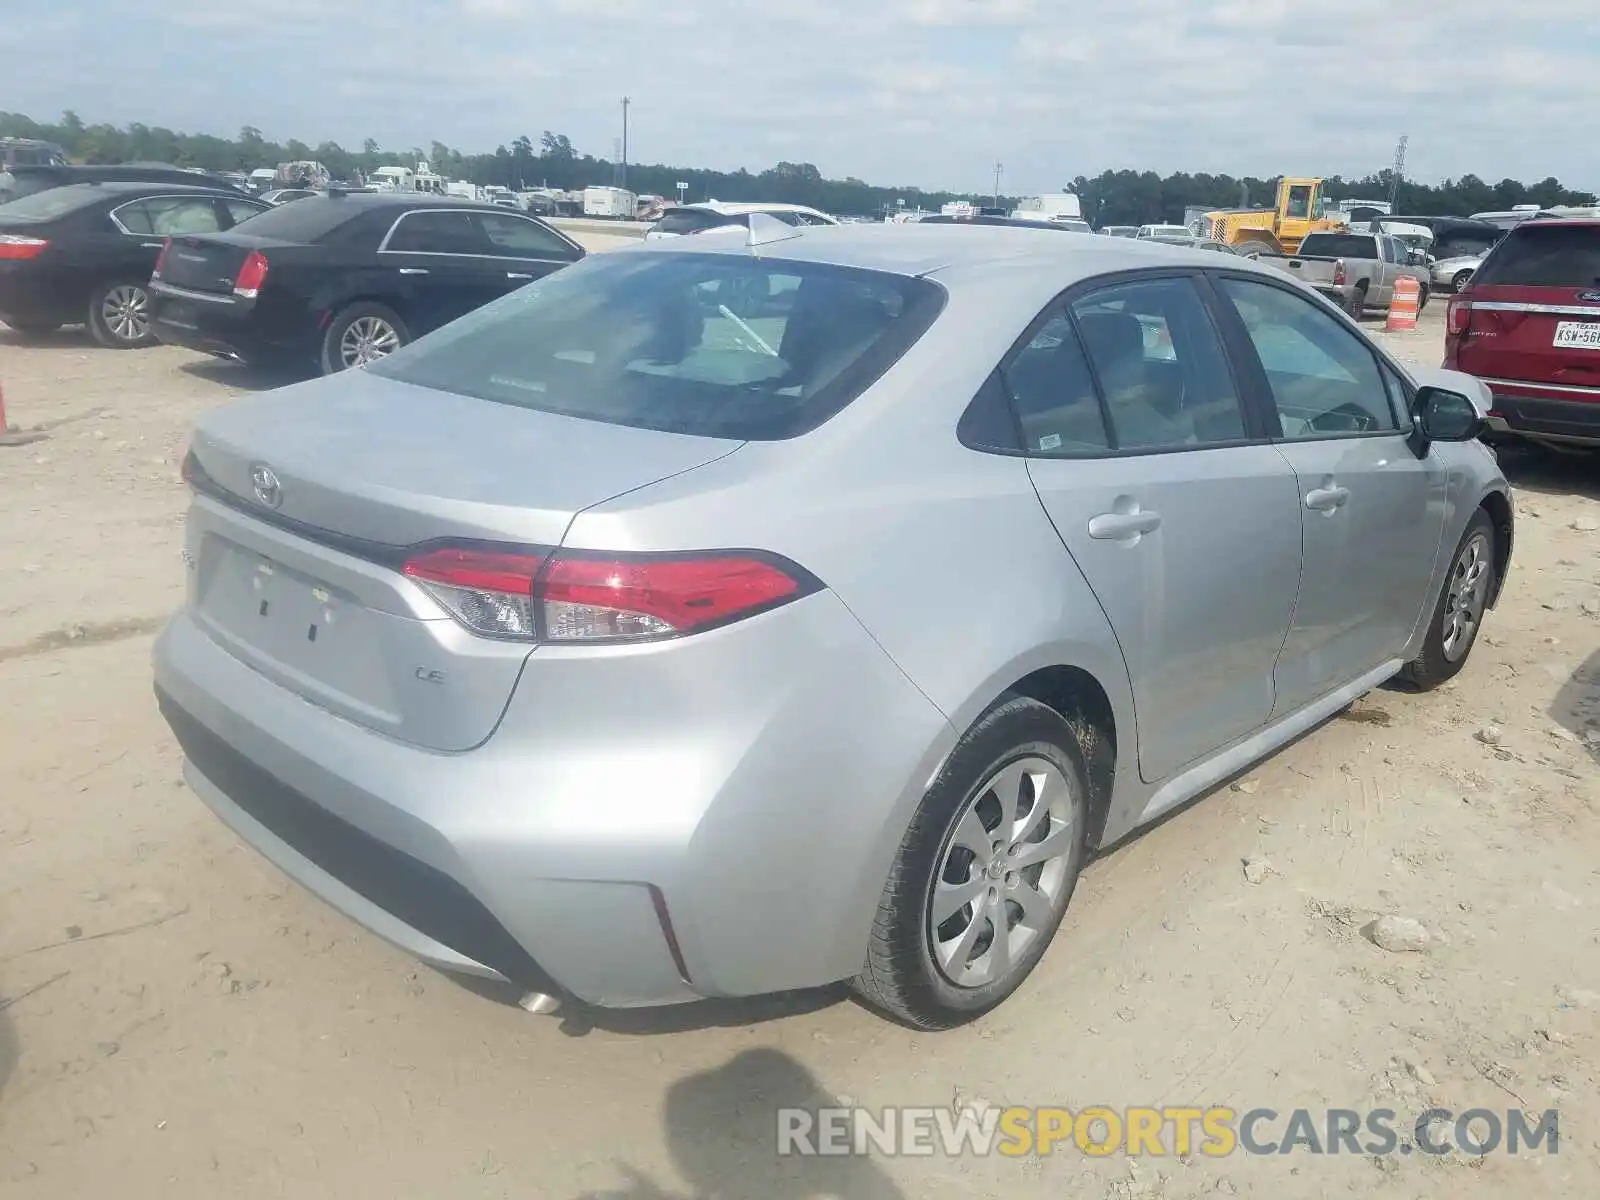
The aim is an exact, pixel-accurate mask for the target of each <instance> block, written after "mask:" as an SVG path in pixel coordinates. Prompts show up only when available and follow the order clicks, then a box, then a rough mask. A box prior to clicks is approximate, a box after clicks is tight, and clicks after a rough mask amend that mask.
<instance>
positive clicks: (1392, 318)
mask: <svg viewBox="0 0 1600 1200" xmlns="http://www.w3.org/2000/svg"><path fill="white" fill-rule="evenodd" d="M1421 307H1422V285H1421V284H1420V283H1418V282H1417V281H1416V280H1415V279H1412V278H1411V277H1410V276H1406V277H1405V278H1404V279H1396V280H1395V281H1394V295H1393V296H1391V297H1390V299H1389V319H1388V321H1386V322H1385V323H1384V326H1383V327H1384V328H1385V329H1387V330H1389V331H1390V332H1391V333H1392V332H1394V331H1395V330H1396V329H1415V328H1416V327H1417V312H1418V310H1419V309H1420V308H1421Z"/></svg>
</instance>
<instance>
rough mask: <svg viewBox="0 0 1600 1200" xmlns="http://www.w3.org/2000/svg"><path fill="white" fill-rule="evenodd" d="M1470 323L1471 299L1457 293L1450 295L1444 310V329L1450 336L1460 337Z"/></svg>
mask: <svg viewBox="0 0 1600 1200" xmlns="http://www.w3.org/2000/svg"><path fill="white" fill-rule="evenodd" d="M1471 324H1472V301H1471V300H1469V299H1467V297H1466V296H1465V295H1462V294H1460V293H1457V294H1456V295H1454V296H1451V297H1450V302H1449V304H1447V305H1446V306H1445V310H1444V331H1445V333H1446V334H1447V335H1448V336H1450V337H1460V336H1461V335H1462V334H1464V333H1466V331H1467V327H1468V326H1469V325H1471Z"/></svg>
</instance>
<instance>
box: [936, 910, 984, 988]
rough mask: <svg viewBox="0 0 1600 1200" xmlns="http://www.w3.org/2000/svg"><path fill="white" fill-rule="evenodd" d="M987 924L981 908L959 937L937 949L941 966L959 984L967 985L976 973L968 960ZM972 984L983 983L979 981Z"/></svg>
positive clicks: (941, 944) (973, 915) (939, 945)
mask: <svg viewBox="0 0 1600 1200" xmlns="http://www.w3.org/2000/svg"><path fill="white" fill-rule="evenodd" d="M987 924H988V922H987V920H986V910H985V909H981V908H980V909H978V910H977V911H976V912H974V913H973V914H972V920H971V921H969V922H968V923H967V927H966V928H965V929H963V930H962V931H961V933H960V934H959V935H958V936H957V937H954V938H952V939H951V940H950V941H948V942H940V943H939V944H938V946H937V947H936V948H935V951H936V953H937V954H938V956H939V965H940V966H942V967H943V968H944V971H945V974H946V975H949V976H952V977H953V978H955V980H956V981H957V982H958V983H967V982H968V981H969V980H970V979H971V977H972V975H973V974H974V973H975V972H974V968H973V967H969V966H968V965H967V960H968V959H969V958H971V957H972V948H973V947H974V946H976V945H977V944H978V936H979V935H980V934H981V933H982V932H983V931H984V929H985V928H986V927H987ZM972 982H975V983H981V982H983V981H982V980H981V979H978V980H972Z"/></svg>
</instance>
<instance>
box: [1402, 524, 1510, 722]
mask: <svg viewBox="0 0 1600 1200" xmlns="http://www.w3.org/2000/svg"><path fill="white" fill-rule="evenodd" d="M1494 585H1495V532H1494V522H1492V521H1490V520H1489V514H1488V513H1486V512H1484V511H1483V509H1481V508H1480V509H1478V510H1477V512H1475V513H1473V514H1472V520H1470V521H1468V522H1467V529H1466V532H1465V533H1463V534H1462V535H1461V541H1460V542H1459V543H1458V544H1457V545H1456V549H1455V553H1454V555H1453V556H1452V557H1451V559H1450V574H1449V575H1447V576H1445V581H1444V588H1443V589H1442V590H1441V591H1440V593H1439V602H1438V604H1436V605H1435V606H1434V610H1433V617H1432V618H1431V619H1430V620H1429V622H1428V636H1427V637H1426V638H1424V639H1423V642H1422V651H1421V653H1419V654H1418V655H1417V657H1416V658H1414V659H1412V660H1411V661H1410V662H1408V663H1407V664H1406V665H1405V666H1404V667H1402V668H1401V670H1400V677H1401V678H1402V679H1404V680H1406V681H1407V682H1408V683H1411V684H1413V685H1414V686H1415V687H1416V688H1417V689H1418V690H1419V691H1424V692H1429V691H1432V690H1433V689H1434V688H1436V687H1438V686H1439V685H1440V684H1441V683H1444V682H1446V681H1447V680H1450V679H1454V678H1455V677H1456V676H1457V675H1459V674H1460V673H1461V668H1462V667H1464V666H1466V665H1467V656H1468V655H1469V654H1471V653H1472V647H1473V645H1474V643H1476V642H1477V640H1478V631H1479V630H1480V629H1481V628H1482V627H1483V617H1484V614H1485V613H1486V612H1487V611H1488V601H1489V597H1490V596H1491V595H1493V594H1494Z"/></svg>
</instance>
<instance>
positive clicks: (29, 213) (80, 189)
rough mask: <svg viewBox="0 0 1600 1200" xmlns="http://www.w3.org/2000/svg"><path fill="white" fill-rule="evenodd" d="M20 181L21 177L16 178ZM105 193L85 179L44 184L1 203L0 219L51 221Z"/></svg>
mask: <svg viewBox="0 0 1600 1200" xmlns="http://www.w3.org/2000/svg"><path fill="white" fill-rule="evenodd" d="M18 182H19V184H20V183H21V180H19V181H18ZM105 194H106V193H105V192H104V191H102V190H101V189H99V188H96V187H93V186H91V185H89V184H86V183H80V184H76V185H74V186H72V187H53V188H46V189H45V190H44V191H42V192H34V193H33V194H32V195H31V196H19V197H18V198H17V199H15V200H11V201H8V202H7V203H5V204H0V221H54V220H55V219H56V218H57V217H64V216H66V215H67V214H68V213H70V212H76V211H77V210H78V209H80V208H87V207H88V206H89V205H91V204H93V203H94V202H95V201H96V200H98V199H100V197H102V196H104V195H105Z"/></svg>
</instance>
